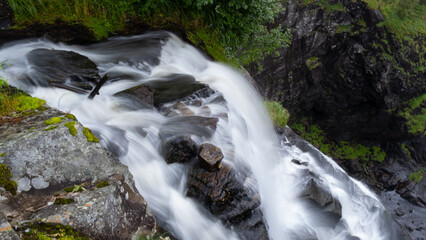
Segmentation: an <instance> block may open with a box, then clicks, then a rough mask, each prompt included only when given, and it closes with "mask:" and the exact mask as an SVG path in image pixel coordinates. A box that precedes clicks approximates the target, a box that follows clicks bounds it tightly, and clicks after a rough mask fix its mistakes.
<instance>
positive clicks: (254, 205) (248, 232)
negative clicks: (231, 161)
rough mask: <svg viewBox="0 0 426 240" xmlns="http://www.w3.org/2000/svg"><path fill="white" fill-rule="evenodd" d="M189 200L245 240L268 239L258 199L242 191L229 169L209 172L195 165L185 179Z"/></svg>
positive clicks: (245, 190)
mask: <svg viewBox="0 0 426 240" xmlns="http://www.w3.org/2000/svg"><path fill="white" fill-rule="evenodd" d="M188 196H190V197H192V198H195V199H197V200H198V201H199V202H200V203H201V204H203V205H204V207H206V208H207V209H208V210H209V211H210V212H211V213H212V214H213V215H215V216H216V217H218V218H219V219H221V220H222V221H223V222H224V223H225V225H227V226H229V227H231V226H232V227H233V228H234V230H235V231H236V232H238V233H239V234H240V235H241V236H243V237H244V238H245V239H269V238H268V232H267V230H266V226H265V223H264V222H263V214H262V212H261V211H260V208H259V205H260V199H259V195H257V194H255V193H253V192H251V191H250V190H248V189H247V188H244V186H243V185H242V184H241V183H240V182H239V181H238V180H237V178H236V176H235V172H234V171H233V170H232V167H231V166H229V165H224V166H223V167H222V168H220V169H218V170H216V171H209V170H206V169H204V168H202V167H201V166H199V165H196V166H195V167H194V169H192V171H191V172H190V175H189V177H188Z"/></svg>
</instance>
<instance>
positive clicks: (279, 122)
mask: <svg viewBox="0 0 426 240" xmlns="http://www.w3.org/2000/svg"><path fill="white" fill-rule="evenodd" d="M264 105H265V107H266V109H267V110H268V112H269V115H270V116H271V119H272V122H273V123H274V125H276V126H279V127H282V128H285V126H286V125H287V121H288V118H289V117H290V113H289V112H288V111H287V109H285V108H284V107H283V106H282V105H281V104H280V103H279V102H275V101H264Z"/></svg>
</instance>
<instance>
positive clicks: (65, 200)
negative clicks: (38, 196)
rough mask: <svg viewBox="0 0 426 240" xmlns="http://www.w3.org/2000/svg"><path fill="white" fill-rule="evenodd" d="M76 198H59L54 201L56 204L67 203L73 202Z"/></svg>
mask: <svg viewBox="0 0 426 240" xmlns="http://www.w3.org/2000/svg"><path fill="white" fill-rule="evenodd" d="M73 202H74V199H72V198H57V199H56V200H55V202H54V204H55V205H65V204H70V203H73Z"/></svg>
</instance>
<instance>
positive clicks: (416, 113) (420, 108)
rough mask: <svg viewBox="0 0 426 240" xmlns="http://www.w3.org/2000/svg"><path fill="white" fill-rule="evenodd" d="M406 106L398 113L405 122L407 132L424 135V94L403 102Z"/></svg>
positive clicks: (425, 107)
mask: <svg viewBox="0 0 426 240" xmlns="http://www.w3.org/2000/svg"><path fill="white" fill-rule="evenodd" d="M405 105H406V106H407V107H406V108H404V110H402V111H400V112H399V113H398V115H399V116H402V117H404V118H405V119H406V120H407V127H408V132H409V133H412V134H419V133H420V134H425V133H426V132H425V130H426V93H425V94H423V95H420V96H418V97H416V98H413V99H411V100H409V101H407V102H405Z"/></svg>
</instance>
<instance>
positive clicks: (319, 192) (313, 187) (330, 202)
mask: <svg viewBox="0 0 426 240" xmlns="http://www.w3.org/2000/svg"><path fill="white" fill-rule="evenodd" d="M301 196H302V197H305V198H309V199H312V200H313V201H315V202H316V203H317V204H318V206H320V207H321V208H322V209H324V210H325V211H327V212H332V213H334V214H337V215H339V216H340V217H341V216H342V205H341V204H340V202H339V201H338V200H336V199H334V198H333V197H332V196H331V194H330V193H329V192H328V191H327V190H326V188H324V187H323V186H321V184H319V183H317V182H316V181H315V180H314V179H311V180H310V181H308V183H307V185H306V186H305V189H304V191H303V192H302V193H301Z"/></svg>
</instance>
